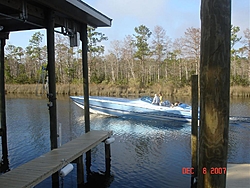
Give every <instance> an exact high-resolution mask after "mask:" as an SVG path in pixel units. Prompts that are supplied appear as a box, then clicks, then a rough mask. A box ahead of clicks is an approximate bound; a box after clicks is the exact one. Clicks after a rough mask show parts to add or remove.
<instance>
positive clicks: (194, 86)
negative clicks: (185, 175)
mask: <svg viewBox="0 0 250 188" xmlns="http://www.w3.org/2000/svg"><path fill="white" fill-rule="evenodd" d="M191 128H192V130H191V148H192V151H191V155H192V168H193V169H194V174H192V175H191V187H192V186H193V184H194V178H196V177H197V169H198V75H192V126H191Z"/></svg>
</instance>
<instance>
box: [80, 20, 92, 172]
mask: <svg viewBox="0 0 250 188" xmlns="http://www.w3.org/2000/svg"><path fill="white" fill-rule="evenodd" d="M80 37H81V41H82V69H83V92H84V121H85V133H87V132H89V131H90V118H89V79H88V35H87V25H86V24H85V25H82V28H81V35H80ZM90 166H91V150H89V151H88V152H87V153H86V170H87V174H89V173H90Z"/></svg>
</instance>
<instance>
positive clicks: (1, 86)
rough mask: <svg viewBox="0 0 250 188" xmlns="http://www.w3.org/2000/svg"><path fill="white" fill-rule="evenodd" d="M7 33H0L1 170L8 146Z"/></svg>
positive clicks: (6, 165)
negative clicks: (5, 54) (5, 50)
mask: <svg viewBox="0 0 250 188" xmlns="http://www.w3.org/2000/svg"><path fill="white" fill-rule="evenodd" d="M8 37H9V33H2V34H1V33H0V108H1V109H0V118H1V126H0V133H1V134H0V136H1V140H2V163H1V164H0V166H1V171H2V172H6V171H8V170H9V160H8V147H7V126H6V105H5V79H4V46H5V40H6V38H8Z"/></svg>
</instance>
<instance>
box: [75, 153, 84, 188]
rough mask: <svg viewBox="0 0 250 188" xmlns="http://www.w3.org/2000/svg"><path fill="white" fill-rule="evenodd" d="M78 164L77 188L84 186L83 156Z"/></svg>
mask: <svg viewBox="0 0 250 188" xmlns="http://www.w3.org/2000/svg"><path fill="white" fill-rule="evenodd" d="M76 164H77V186H78V187H82V186H83V184H84V169H83V156H82V155H81V156H80V157H78V158H77V159H76Z"/></svg>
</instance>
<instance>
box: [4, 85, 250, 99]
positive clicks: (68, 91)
mask: <svg viewBox="0 0 250 188" xmlns="http://www.w3.org/2000/svg"><path fill="white" fill-rule="evenodd" d="M5 90H6V93H16V94H42V93H46V92H47V91H46V89H44V88H43V85H42V84H38V85H37V84H25V85H18V84H6V85H5ZM56 91H57V94H64V95H83V85H80V84H79V85H78V84H70V85H69V84H57V85H56ZM89 92H90V95H92V96H116V97H121V96H126V97H128V96H138V97H139V96H145V95H148V96H153V95H154V93H159V92H162V94H163V95H164V96H191V87H190V86H185V87H182V88H174V87H173V86H164V87H163V86H162V85H160V84H156V85H154V86H151V87H148V88H141V89H138V88H137V87H128V86H112V85H105V84H90V86H89ZM230 95H231V96H234V97H250V87H242V86H232V87H231V88H230Z"/></svg>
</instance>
